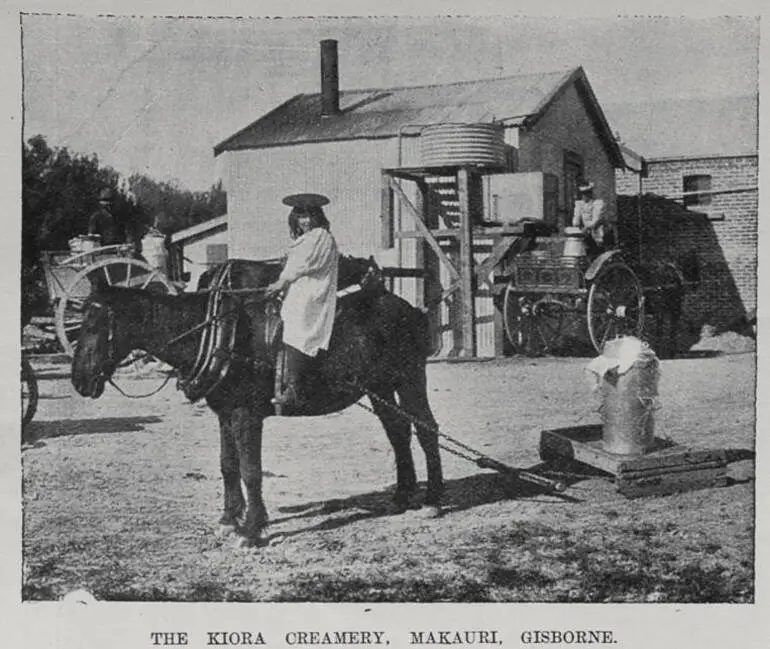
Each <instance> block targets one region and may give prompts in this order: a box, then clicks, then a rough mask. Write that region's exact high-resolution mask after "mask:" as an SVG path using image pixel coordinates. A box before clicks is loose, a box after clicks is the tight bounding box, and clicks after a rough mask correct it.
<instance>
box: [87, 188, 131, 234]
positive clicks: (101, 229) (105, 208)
mask: <svg viewBox="0 0 770 649" xmlns="http://www.w3.org/2000/svg"><path fill="white" fill-rule="evenodd" d="M112 201H113V194H112V190H110V189H103V190H102V191H101V192H99V207H98V208H97V209H96V210H95V211H94V212H93V213H92V214H91V216H90V217H89V219H88V234H98V235H99V236H100V237H101V245H103V246H114V245H118V244H121V243H124V241H123V236H122V233H121V231H120V226H119V224H118V220H117V219H116V218H115V215H114V214H113V213H112Z"/></svg>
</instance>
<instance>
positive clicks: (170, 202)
mask: <svg viewBox="0 0 770 649" xmlns="http://www.w3.org/2000/svg"><path fill="white" fill-rule="evenodd" d="M128 185H129V187H130V189H131V193H132V194H133V195H134V196H135V198H136V202H137V205H138V206H139V208H140V209H141V210H142V212H143V213H144V214H146V215H147V216H148V217H149V218H150V219H151V222H152V224H153V225H154V226H155V227H156V228H157V229H158V230H160V231H161V232H163V233H164V234H171V233H173V232H176V231H178V230H182V229H184V228H188V227H190V226H192V225H197V224H198V223H203V222H204V221H208V220H210V219H213V218H215V217H217V216H221V215H223V214H225V213H226V212H227V197H226V194H225V191H224V189H223V188H222V182H221V181H219V182H218V183H216V184H215V185H212V187H211V189H209V191H205V192H193V191H189V190H184V189H181V188H180V187H179V186H178V185H176V184H175V183H168V182H158V181H155V180H152V179H151V178H148V177H147V176H143V175H141V174H134V175H133V176H131V177H130V178H129V179H128Z"/></svg>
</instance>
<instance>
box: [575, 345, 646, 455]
mask: <svg viewBox="0 0 770 649" xmlns="http://www.w3.org/2000/svg"><path fill="white" fill-rule="evenodd" d="M587 369H588V370H589V371H591V372H592V373H593V374H594V375H595V376H596V381H597V384H596V387H597V391H598V393H599V395H600V398H601V407H600V411H601V416H602V424H603V432H602V442H603V446H604V450H606V451H608V452H610V453H617V454H620V455H642V454H644V453H646V452H647V451H649V450H651V449H652V447H653V446H654V443H655V423H654V410H655V407H656V398H657V396H658V378H659V363H658V359H657V357H656V356H655V352H654V351H653V350H652V349H651V348H650V347H649V345H647V344H646V343H644V342H642V341H641V340H639V339H638V338H634V337H633V336H624V337H621V338H616V339H615V340H611V341H609V342H608V343H607V344H606V345H605V346H604V350H603V352H602V355H601V356H599V357H598V358H595V359H594V360H593V361H591V363H589V365H588V367H587Z"/></svg>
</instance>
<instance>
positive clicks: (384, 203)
mask: <svg viewBox="0 0 770 649" xmlns="http://www.w3.org/2000/svg"><path fill="white" fill-rule="evenodd" d="M393 233H394V227H393V191H392V190H391V189H390V175H389V174H388V173H387V172H386V171H383V172H382V189H381V191H380V246H381V247H382V248H386V249H390V248H392V247H393Z"/></svg>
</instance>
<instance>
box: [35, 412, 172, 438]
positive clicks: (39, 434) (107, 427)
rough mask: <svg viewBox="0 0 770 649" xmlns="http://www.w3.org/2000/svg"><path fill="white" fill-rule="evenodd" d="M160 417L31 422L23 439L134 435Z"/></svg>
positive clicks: (158, 421)
mask: <svg viewBox="0 0 770 649" xmlns="http://www.w3.org/2000/svg"><path fill="white" fill-rule="evenodd" d="M161 421H163V420H162V419H161V418H160V417H156V416H150V417H100V418H98V419H52V420H50V421H33V422H31V423H30V424H29V427H28V429H26V430H25V437H26V438H27V439H29V440H31V441H32V442H33V443H35V442H38V441H40V440H43V439H51V438H54V437H65V436H67V437H69V436H72V437H74V436H76V435H94V434H104V433H134V432H138V431H142V430H144V429H145V426H146V425H147V424H159V423H160V422H161Z"/></svg>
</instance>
